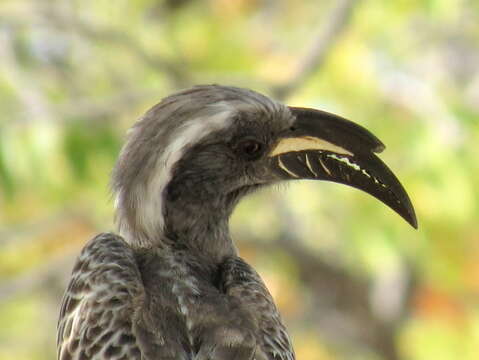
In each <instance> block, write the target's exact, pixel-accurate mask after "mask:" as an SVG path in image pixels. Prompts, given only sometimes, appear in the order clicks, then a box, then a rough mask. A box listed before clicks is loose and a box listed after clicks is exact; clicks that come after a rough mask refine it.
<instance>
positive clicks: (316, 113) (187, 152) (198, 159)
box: [112, 85, 417, 246]
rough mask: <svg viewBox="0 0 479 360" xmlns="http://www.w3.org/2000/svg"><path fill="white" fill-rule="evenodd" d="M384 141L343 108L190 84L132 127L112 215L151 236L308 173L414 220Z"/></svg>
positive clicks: (134, 233)
mask: <svg viewBox="0 0 479 360" xmlns="http://www.w3.org/2000/svg"><path fill="white" fill-rule="evenodd" d="M383 149H384V145H383V144H382V142H381V141H379V140H378V139H377V138H376V137H375V136H374V135H372V134H371V133H370V132H369V131H368V130H366V129H364V128H363V127H361V126H359V125H357V124H355V123H353V122H351V121H349V120H346V119H343V118H342V117H340V116H337V115H334V114H330V113H327V112H324V111H320V110H314V109H307V108H298V107H288V106H285V105H283V104H280V103H278V102H275V101H273V100H271V99H269V98H267V97H266V96H263V95H261V94H259V93H256V92H253V91H251V90H246V89H240V88H234V87H226V86H218V85H206V86H196V87H193V88H191V89H188V90H184V91H181V92H179V93H176V94H174V95H171V96H169V97H167V98H165V99H163V100H162V101H161V102H160V103H159V104H157V105H155V106H154V107H153V108H151V109H150V110H149V111H148V112H147V113H146V114H145V115H144V116H143V117H142V118H141V119H140V120H139V121H138V122H137V123H136V124H135V125H134V126H133V128H132V129H131V130H130V132H129V136H128V140H127V142H126V144H125V146H124V147H123V149H122V151H121V154H120V157H119V160H118V162H117V165H116V167H115V169H114V172H113V179H112V185H113V191H114V192H115V195H116V211H117V222H118V224H119V228H120V232H121V233H122V234H123V235H124V236H125V237H126V238H127V239H129V241H130V242H132V243H134V244H137V245H139V246H142V245H148V244H149V243H150V244H151V242H155V240H154V239H159V238H161V236H162V234H164V233H165V232H171V231H172V230H171V229H170V227H171V224H170V223H176V224H182V225H181V226H184V227H185V229H189V228H193V227H194V226H195V224H196V223H197V222H199V221H204V220H205V219H204V217H208V218H216V220H214V221H223V220H225V219H226V222H227V218H228V217H229V215H230V214H231V211H232V210H233V208H234V206H235V204H236V203H237V201H238V200H239V199H240V198H241V197H242V196H243V195H245V194H247V193H248V192H250V191H252V190H254V189H256V188H258V187H261V186H264V185H269V184H273V183H277V182H280V181H284V180H299V179H312V180H326V181H333V182H337V183H342V184H346V185H349V186H352V187H355V188H357V189H360V190H362V191H365V192H367V193H368V194H370V195H372V196H374V197H376V198H377V199H379V200H380V201H382V202H383V203H384V204H386V205H387V206H389V207H390V208H392V209H393V210H394V211H396V212H397V213H398V214H399V215H400V216H402V217H403V218H404V219H405V220H406V221H407V222H408V223H410V224H411V225H412V226H413V227H417V221H416V216H415V213H414V209H413V206H412V204H411V202H410V200H409V197H408V195H407V193H406V191H405V190H404V188H403V187H402V185H401V184H400V182H399V181H398V179H397V178H396V176H395V175H394V174H393V173H392V171H391V170H389V168H388V167H387V166H386V165H385V164H384V163H383V162H382V161H381V160H380V159H379V158H378V157H377V156H376V153H379V152H381V151H382V150H383ZM197 219H201V220H197ZM206 223H207V224H208V221H206ZM181 226H180V228H181ZM207 226H209V225H207ZM185 229H182V230H179V231H180V232H181V231H183V230H184V231H186V230H185Z"/></svg>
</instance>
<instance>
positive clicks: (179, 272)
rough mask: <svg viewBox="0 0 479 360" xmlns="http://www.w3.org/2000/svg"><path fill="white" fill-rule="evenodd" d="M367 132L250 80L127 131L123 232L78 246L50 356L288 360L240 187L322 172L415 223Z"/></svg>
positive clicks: (173, 106) (207, 91)
mask: <svg viewBox="0 0 479 360" xmlns="http://www.w3.org/2000/svg"><path fill="white" fill-rule="evenodd" d="M382 148H383V145H382V143H381V142H380V141H379V140H378V139H377V138H375V137H374V136H373V135H372V134H370V133H369V132H368V131H367V130H365V129H363V128H361V127H359V126H358V125H355V124H353V123H351V122H349V121H347V120H345V119H342V118H340V117H338V116H335V115H332V114H328V113H325V112H321V111H317V110H311V109H302V108H291V107H287V106H285V105H282V104H279V103H277V102H274V101H272V100H270V99H268V98H267V97H265V96H263V95H260V94H258V93H255V92H253V91H250V90H246V89H238V88H233V87H224V86H217V85H210V86H198V87H194V88H192V89H188V90H185V91H183V92H180V93H177V94H175V95H172V96H170V97H167V98H165V99H164V100H162V101H161V102H160V103H159V104H158V105H156V106H154V107H153V108H152V109H151V110H149V111H148V112H147V113H146V114H145V116H143V117H142V118H141V119H140V120H139V121H138V122H137V124H135V126H134V127H133V128H132V130H131V131H130V133H129V136H128V140H127V142H126V144H125V146H124V147H123V149H122V152H121V154H120V157H119V160H118V162H117V165H116V167H115V170H114V172H113V179H112V187H113V191H114V193H115V196H116V201H115V205H116V221H117V224H118V229H119V235H116V234H113V233H104V234H100V235H98V236H96V237H95V238H94V239H92V240H91V241H90V242H89V243H87V244H86V246H85V247H84V249H83V251H82V253H81V254H80V256H79V258H78V260H77V263H76V265H75V267H74V269H73V273H72V278H71V280H70V284H69V286H68V289H67V291H66V293H65V296H64V298H63V304H62V309H61V313H60V319H59V324H58V358H59V359H61V360H68V359H82V360H83V359H145V360H153V359H165V360H166V359H178V360H253V359H254V360H293V359H294V358H295V357H294V352H293V348H292V345H291V341H290V339H289V336H288V334H287V331H286V329H285V327H284V325H283V324H282V321H281V317H280V315H279V312H278V310H277V309H276V306H275V304H274V301H273V299H272V297H271V295H270V294H269V292H268V290H267V288H266V286H265V284H264V283H263V281H262V280H261V277H260V276H259V275H258V274H257V273H256V271H255V270H254V269H253V268H252V267H251V266H250V265H248V264H247V263H246V262H245V261H244V260H242V259H241V258H240V257H239V255H238V252H237V250H236V247H235V246H234V244H233V241H232V239H231V236H230V234H229V229H228V220H229V217H230V215H231V213H232V211H233V209H234V207H235V206H236V204H237V203H238V201H239V200H240V199H241V197H243V196H244V195H245V194H247V193H249V192H251V191H253V190H255V189H257V188H259V187H262V186H265V185H269V184H272V183H275V182H278V181H281V180H291V179H300V178H310V179H323V180H329V181H336V182H340V183H345V184H348V185H351V186H354V187H357V188H359V189H362V190H364V191H367V192H368V193H370V194H371V195H373V196H375V197H377V198H378V199H380V200H381V201H383V202H384V203H386V204H387V205H389V206H390V207H391V208H393V209H394V210H396V211H397V212H398V213H399V214H400V215H401V216H403V217H404V218H405V219H406V220H407V221H409V222H410V223H411V224H412V225H413V226H416V219H415V215H414V211H413V209H412V206H411V204H410V202H409V198H408V197H407V194H406V193H405V191H404V189H403V188H402V186H401V185H400V183H399V182H398V181H397V179H396V178H395V176H394V175H393V174H392V172H390V170H389V169H388V168H387V167H386V166H385V165H384V164H383V163H382V162H381V161H380V160H379V158H377V157H376V156H375V155H374V154H373V153H374V152H378V151H380V150H381V149H382Z"/></svg>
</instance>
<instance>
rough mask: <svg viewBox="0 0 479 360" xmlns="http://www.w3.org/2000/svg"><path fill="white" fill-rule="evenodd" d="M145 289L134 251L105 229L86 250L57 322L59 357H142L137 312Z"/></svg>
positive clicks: (78, 262)
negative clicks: (137, 331) (136, 325)
mask: <svg viewBox="0 0 479 360" xmlns="http://www.w3.org/2000/svg"><path fill="white" fill-rule="evenodd" d="M143 298H144V288H143V284H142V280H141V274H140V271H139V270H138V266H137V264H136V261H135V256H134V253H133V250H132V249H131V248H130V247H129V246H128V244H127V243H126V242H125V241H124V240H123V239H122V238H121V237H120V236H118V235H115V234H110V233H104V234H100V235H98V236H96V237H95V238H94V239H92V240H91V241H90V242H89V243H87V245H86V246H85V247H84V249H83V250H82V252H81V254H80V256H79V257H78V260H77V262H76V264H75V266H74V268H73V272H72V277H71V280H70V283H69V285H68V288H67V290H66V292H65V295H64V297H63V301H62V307H61V311H60V318H59V321H58V332H57V348H58V359H61V360H70V359H72V360H73V359H140V358H141V350H140V347H139V346H138V343H137V341H136V336H135V334H134V331H133V327H132V324H133V315H134V313H135V311H137V310H138V308H139V307H140V306H141V303H142V301H143Z"/></svg>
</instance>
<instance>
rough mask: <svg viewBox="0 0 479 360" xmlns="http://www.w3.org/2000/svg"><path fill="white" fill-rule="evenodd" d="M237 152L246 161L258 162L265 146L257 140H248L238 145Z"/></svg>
mask: <svg viewBox="0 0 479 360" xmlns="http://www.w3.org/2000/svg"><path fill="white" fill-rule="evenodd" d="M236 150H237V152H239V153H240V154H241V155H242V156H244V157H245V158H246V159H248V160H256V159H258V158H259V157H260V156H261V155H262V154H263V150H264V144H263V143H262V142H260V141H258V140H256V139H252V138H247V139H243V140H242V141H240V142H239V143H238V144H237V146H236Z"/></svg>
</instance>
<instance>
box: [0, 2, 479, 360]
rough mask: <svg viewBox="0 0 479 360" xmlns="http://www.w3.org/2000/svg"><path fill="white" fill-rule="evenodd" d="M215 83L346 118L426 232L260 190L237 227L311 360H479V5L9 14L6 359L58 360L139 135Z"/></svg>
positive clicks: (0, 173) (59, 7)
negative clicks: (132, 134)
mask: <svg viewBox="0 0 479 360" xmlns="http://www.w3.org/2000/svg"><path fill="white" fill-rule="evenodd" d="M198 83H220V84H228V85H236V86H242V87H249V88H252V89H255V90H257V91H260V92H263V93H265V94H267V95H270V96H273V97H275V98H277V99H281V100H283V101H285V102H287V103H288V104H290V105H296V106H305V107H316V108H320V109H324V110H328V111H332V112H335V113H338V114H340V115H342V116H344V117H347V118H349V119H352V120H354V121H356V122H358V123H360V124H362V125H363V126H365V127H367V128H368V129H370V130H371V131H372V132H373V133H375V134H376V135H377V136H378V137H379V138H380V139H381V140H383V142H384V143H385V144H386V145H387V149H386V151H385V152H384V153H383V154H382V156H381V157H382V159H383V160H385V161H386V163H387V164H388V165H389V166H390V167H391V168H392V169H393V170H394V171H395V172H396V174H398V177H399V178H400V179H401V181H402V182H403V184H404V185H405V187H406V189H407V190H408V192H409V194H410V196H411V198H412V200H413V203H414V204H415V207H416V210H417V214H418V218H419V224H420V228H419V230H418V231H415V230H413V229H412V228H411V227H409V226H408V225H407V224H406V223H405V222H404V221H403V220H402V219H401V218H400V217H399V216H397V215H396V214H394V213H393V212H392V211H391V210H389V209H388V208H386V207H385V206H384V205H382V204H381V203H379V202H378V201H376V200H375V199H373V198H372V197H369V196H367V195H364V194H363V193H360V192H359V191H357V190H354V189H352V188H347V187H344V186H340V185H337V184H330V183H318V182H303V183H291V184H289V185H288V186H285V187H281V188H279V189H278V188H275V189H271V190H267V191H264V192H262V193H259V194H255V195H253V196H251V197H250V198H248V199H247V200H245V201H244V202H243V203H242V204H241V205H240V206H239V208H238V209H237V211H236V213H235V214H234V217H233V219H232V229H233V232H234V237H235V239H236V241H237V243H238V246H239V248H240V251H241V254H242V256H243V257H245V258H246V259H247V260H248V261H249V262H250V263H252V264H253V265H254V266H255V267H256V268H257V269H258V271H259V272H260V273H261V275H262V276H263V277H264V279H265V281H266V282H267V283H268V286H269V288H270V290H271V292H272V294H273V295H274V297H275V299H276V301H277V303H278V305H279V307H280V309H281V311H282V314H283V316H284V318H285V322H286V324H287V326H288V328H289V330H290V333H291V335H292V338H293V342H294V345H295V349H296V353H297V358H298V360H310V359H311V360H315V359H320V360H336V359H348V360H349V359H353V360H359V359H364V360H370V359H371V360H373V359H384V360H395V359H411V360H430V359H434V360H453V359H461V360H476V359H479V215H478V213H479V206H478V205H479V191H478V187H479V176H478V175H479V174H478V172H479V171H478V170H479V122H478V120H479V2H478V1H476V0H422V1H421V0H419V1H413V0H395V1H374V0H363V1H360V0H357V1H351V0H338V1H318V0H304V1H298V0H208V1H200V0H176V1H175V0H115V1H112V0H57V1H55V0H2V1H1V2H0V359H2V360H3V359H17V360H23V359H34V360H43V359H52V358H54V357H55V356H56V355H55V327H56V320H57V314H58V310H59V302H60V299H61V296H62V293H63V289H64V287H65V284H66V281H67V280H68V277H69V273H70V271H71V266H72V262H73V260H74V258H75V256H76V254H78V252H79V250H80V248H81V247H82V245H83V244H84V243H85V241H87V240H88V239H89V238H90V237H91V236H92V235H93V234H95V233H98V232H100V231H108V230H112V229H113V224H112V214H113V211H112V208H113V206H112V201H111V199H110V194H109V191H108V177H109V173H110V171H111V168H112V166H113V164H114V161H115V158H116V156H117V154H118V151H119V148H120V146H121V144H122V142H123V139H124V134H125V132H126V130H127V128H128V127H129V126H130V125H131V124H132V123H133V122H134V121H135V119H136V118H138V117H139V116H140V115H141V114H142V113H143V112H144V111H145V110H147V109H148V108H149V107H150V106H152V105H153V104H155V103H156V102H158V101H159V100H160V99H161V98H162V97H163V96H165V95H167V94H169V93H171V92H173V91H175V90H177V89H180V88H184V87H188V86H190V85H193V84H198Z"/></svg>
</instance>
